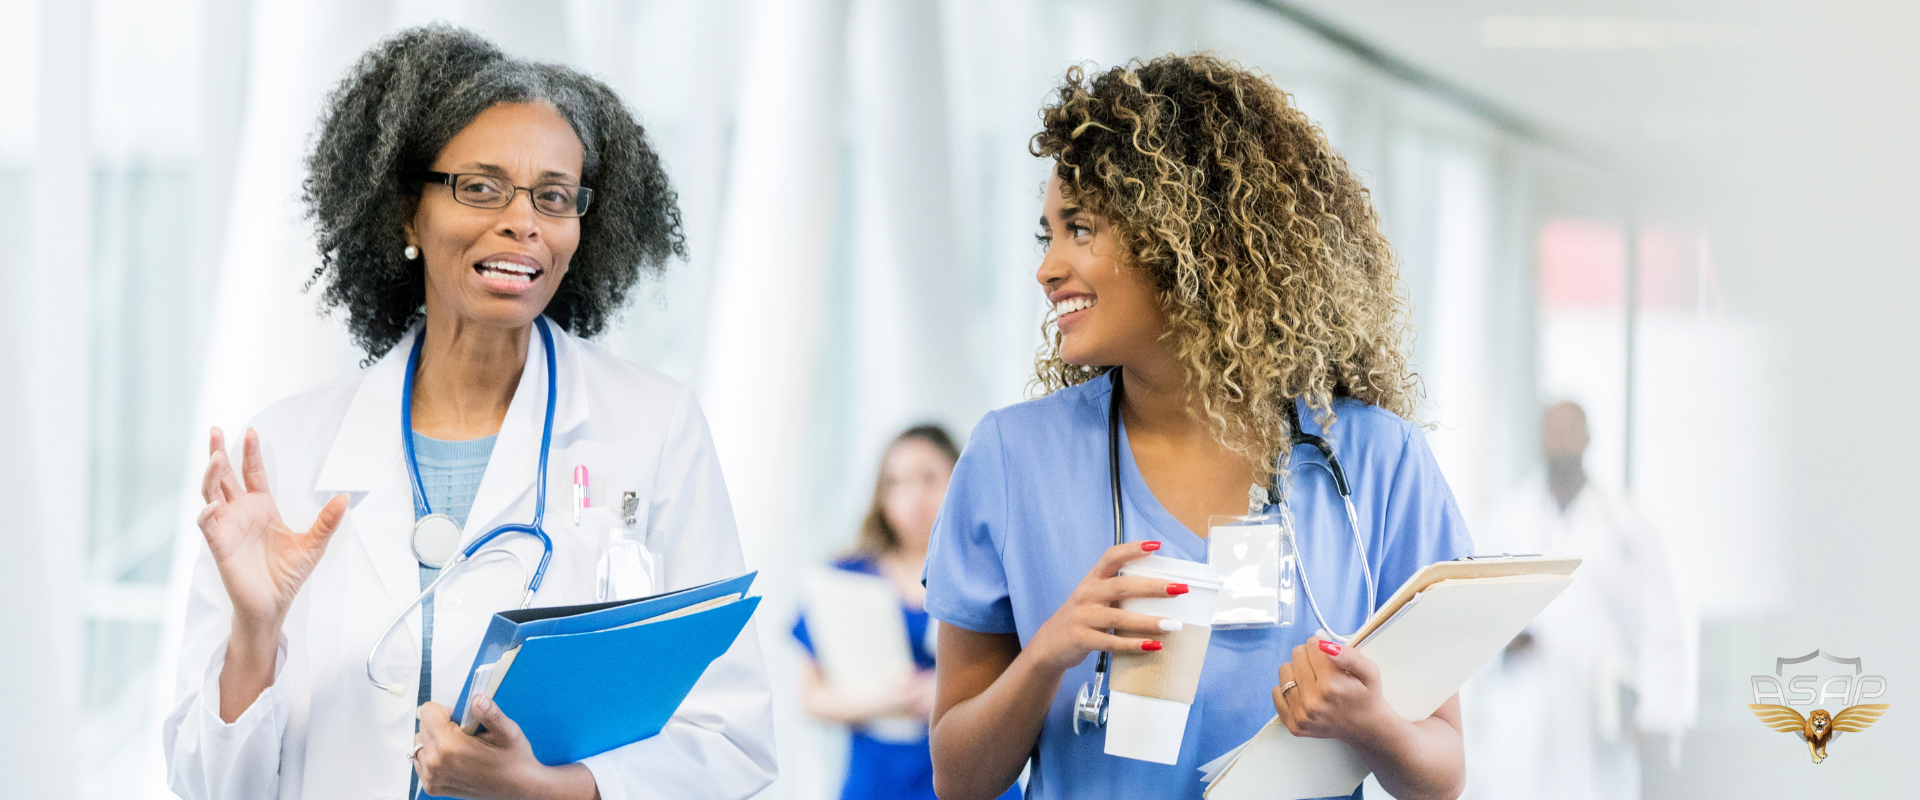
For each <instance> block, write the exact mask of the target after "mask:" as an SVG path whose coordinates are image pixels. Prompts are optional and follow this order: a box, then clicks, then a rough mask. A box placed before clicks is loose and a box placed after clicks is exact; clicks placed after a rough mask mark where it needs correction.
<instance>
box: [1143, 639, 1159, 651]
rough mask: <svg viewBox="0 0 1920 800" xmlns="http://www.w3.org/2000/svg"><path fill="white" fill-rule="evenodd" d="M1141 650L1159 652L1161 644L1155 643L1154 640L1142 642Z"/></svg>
mask: <svg viewBox="0 0 1920 800" xmlns="http://www.w3.org/2000/svg"><path fill="white" fill-rule="evenodd" d="M1140 649H1142V650H1158V649H1160V643H1159V642H1156V641H1154V640H1152V639H1148V640H1146V641H1144V642H1141V643H1140Z"/></svg>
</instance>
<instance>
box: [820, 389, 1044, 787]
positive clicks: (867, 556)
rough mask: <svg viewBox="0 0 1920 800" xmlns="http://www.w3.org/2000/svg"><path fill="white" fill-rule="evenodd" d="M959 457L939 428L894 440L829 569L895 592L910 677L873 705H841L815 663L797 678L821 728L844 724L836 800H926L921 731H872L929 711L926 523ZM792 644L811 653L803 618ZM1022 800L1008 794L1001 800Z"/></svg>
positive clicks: (920, 428) (847, 701)
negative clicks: (912, 670)
mask: <svg viewBox="0 0 1920 800" xmlns="http://www.w3.org/2000/svg"><path fill="white" fill-rule="evenodd" d="M959 458H960V450H959V448H957V447H955V446H954V444H953V437H951V436H949V435H948V434H947V432H946V430H945V429H942V428H941V427H940V426H938V425H917V426H914V427H912V428H908V429H907V430H906V431H905V432H903V433H901V434H900V435H899V436H896V437H894V440H893V442H892V443H891V444H889V445H888V446H887V451H886V455H884V456H883V457H882V458H881V461H880V475H879V478H878V479H877V480H876V481H875V485H874V487H873V504H872V505H871V506H870V507H868V509H867V516H866V519H865V520H863V521H862V522H861V524H860V537H859V539H858V540H857V541H856V542H855V544H854V550H853V553H851V554H850V555H848V556H846V557H845V558H842V559H840V560H838V561H835V562H834V564H833V566H834V568H835V569H842V570H846V571H848V572H858V573H862V574H866V575H876V576H879V577H882V578H886V579H887V581H888V582H889V583H891V584H893V586H894V588H895V589H896V590H897V591H898V592H899V596H900V614H901V617H902V622H903V624H905V626H906V628H907V644H908V646H909V647H910V648H912V650H913V662H914V664H915V666H917V667H919V671H918V674H916V675H915V676H914V677H913V679H912V680H910V681H909V682H908V683H907V684H905V685H903V686H899V687H895V688H894V690H893V691H891V692H888V693H883V694H882V696H881V697H880V698H879V699H878V700H874V699H868V698H865V697H860V698H855V697H848V696H846V695H844V694H843V693H840V692H836V691H834V689H833V687H832V685H830V684H829V683H828V681H827V677H826V675H825V674H824V673H823V672H822V671H821V669H820V667H819V664H818V663H817V662H816V663H813V664H810V665H809V669H807V671H806V673H805V674H804V675H802V676H801V680H800V691H801V703H802V704H803V705H804V706H805V708H806V710H807V713H808V714H810V715H812V716H813V717H814V718H816V719H819V720H821V721H823V722H831V723H835V724H839V725H845V726H847V727H848V728H849V729H850V731H849V734H850V736H849V742H848V751H847V773H846V779H845V782H844V783H842V785H841V789H840V800H921V799H922V798H924V800H934V793H933V757H932V756H931V755H929V754H928V752H927V731H926V727H925V726H924V725H922V726H920V727H919V729H918V730H915V731H913V732H912V735H911V736H901V735H898V734H892V735H889V734H886V733H882V732H881V731H879V730H877V729H874V728H872V727H870V726H871V725H873V723H874V722H875V721H876V720H879V719H881V718H885V717H918V718H920V719H921V720H925V719H927V717H928V716H929V714H930V713H931V712H932V709H933V663H934V661H933V648H932V645H931V644H930V643H929V637H928V624H929V619H928V618H927V612H926V610H925V609H924V608H922V604H923V602H924V599H925V596H926V592H925V590H924V589H923V588H922V587H921V585H920V575H921V572H922V571H923V570H924V569H925V565H926V561H927V539H928V537H929V536H930V535H931V534H932V532H933V521H934V517H935V516H936V515H937V514H938V513H939V511H940V501H941V499H942V498H944V497H945V496H946V494H947V482H948V479H949V478H951V477H952V475H953V466H954V462H955V461H956V460H958V459H959ZM793 636H794V638H796V639H799V640H800V644H801V645H802V646H804V647H806V649H807V653H808V654H809V655H814V646H813V637H812V636H810V635H809V634H808V632H807V619H806V617H805V616H802V617H801V618H800V620H799V621H798V622H796V623H794V626H793ZM1019 796H1020V794H1019V792H1018V791H1016V790H1015V789H1012V788H1009V789H1007V791H1006V793H1005V795H1004V800H1014V798H1018V797H1019Z"/></svg>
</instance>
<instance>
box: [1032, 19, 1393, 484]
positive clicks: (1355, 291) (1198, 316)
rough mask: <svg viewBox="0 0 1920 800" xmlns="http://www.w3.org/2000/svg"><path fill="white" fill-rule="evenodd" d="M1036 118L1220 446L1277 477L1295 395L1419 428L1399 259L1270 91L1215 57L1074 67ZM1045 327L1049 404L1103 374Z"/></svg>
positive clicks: (1351, 180)
mask: <svg viewBox="0 0 1920 800" xmlns="http://www.w3.org/2000/svg"><path fill="white" fill-rule="evenodd" d="M1041 121H1042V129H1041V131H1040V132H1039V133H1038V134H1035V135H1034V137H1033V140H1032V144H1031V148H1030V149H1031V150H1032V152H1033V154H1034V155H1036V156H1039V157H1042V158H1052V159H1054V160H1055V162H1056V164H1055V172H1056V174H1057V175H1058V176H1059V178H1060V181H1061V185H1062V190H1063V192H1064V193H1065V194H1066V196H1067V197H1069V198H1071V199H1072V200H1073V201H1074V202H1075V203H1077V204H1079V205H1080V206H1081V207H1083V208H1086V209H1087V210H1089V211H1091V212H1093V213H1095V214H1099V215H1101V216H1104V217H1106V218H1107V219H1108V220H1109V221H1110V222H1111V223H1112V224H1113V227H1114V229H1115V230H1116V231H1117V232H1118V233H1119V235H1120V237H1121V239H1122V244H1123V247H1124V249H1125V251H1126V252H1127V253H1128V254H1129V255H1130V257H1131V261H1132V264H1133V266H1134V267H1135V268H1138V269H1144V270H1146V272H1147V274H1148V275H1150V276H1151V277H1152V279H1153V281H1154V285H1155V286H1156V288H1157V290H1158V296H1159V302H1160V304H1161V306H1162V307H1163V308H1165V309H1166V310H1167V315H1168V320H1169V322H1168V330H1167V332H1166V333H1165V334H1164V336H1163V341H1167V342H1170V343H1171V345H1172V348H1173V353H1174V355H1175V357H1176V358H1177V359H1178V360H1179V361H1180V362H1181V364H1182V365H1184V367H1185V370H1186V373H1187V378H1188V385H1189V387H1190V390H1191V391H1192V393H1193V399H1194V400H1195V401H1197V404H1198V408H1199V411H1200V412H1201V413H1202V414H1203V415H1204V416H1205V418H1206V420H1207V422H1208V424H1209V425H1210V426H1211V427H1212V428H1213V430H1214V433H1215V435H1216V436H1217V437H1218V438H1219V440H1220V441H1221V443H1223V444H1225V445H1226V446H1227V447H1228V448H1230V449H1232V450H1233V451H1235V452H1237V453H1240V454H1242V455H1244V456H1246V457H1247V459H1248V460H1249V461H1251V462H1253V463H1254V464H1255V465H1256V466H1258V467H1259V468H1260V469H1262V470H1263V471H1265V473H1266V474H1272V473H1273V472H1275V471H1283V470H1285V469H1286V458H1287V451H1288V449H1289V448H1287V447H1286V443H1287V441H1288V437H1289V436H1290V435H1291V434H1292V431H1290V430H1288V426H1287V416H1286V411H1287V407H1288V406H1289V405H1290V404H1291V403H1292V402H1293V400H1294V398H1305V400H1306V403H1307V406H1308V407H1309V408H1311V409H1312V410H1313V411H1314V412H1315V417H1316V419H1319V420H1320V421H1321V422H1322V424H1323V425H1330V424H1332V422H1333V417H1334V415H1333V400H1334V398H1336V397H1351V398H1353V399H1355V400H1359V401H1362V402H1365V403H1369V404H1372V405H1375V406H1379V407H1381V408H1384V409H1386V410H1388V411H1392V412H1394V413H1395V414H1398V415H1400V416H1401V417H1404V418H1408V419H1411V418H1412V416H1413V410H1414V404H1415V402H1416V401H1417V400H1418V398H1419V395H1420V384H1419V378H1418V376H1416V375H1415V374H1414V373H1413V372H1412V370H1411V368H1410V367H1409V365H1408V360H1407V355H1406V348H1407V347H1408V346H1409V345H1410V343H1411V342H1410V340H1411V337H1412V327H1411V325H1410V324H1409V323H1408V315H1409V306H1408V303H1407V301H1406V299H1405V297H1404V295H1403V293H1402V291H1401V285H1400V277H1399V270H1398V267H1397V265H1396V264H1395V262H1394V256H1393V250H1392V248H1391V247H1390V246H1389V245H1388V244H1387V240H1386V238H1385V237H1384V236H1382V235H1381V233H1380V224H1379V219H1378V217H1377V216H1376V215H1375V214H1374V211H1373V206H1372V203H1371V200H1370V197H1369V194H1368V192H1367V188H1366V187H1365V186H1363V185H1361V183H1360V181H1359V179H1358V178H1356V177H1355V176H1354V174H1353V171H1352V170H1350V169H1349V168H1348V167H1347V163H1346V160H1345V159H1343V158H1341V156H1340V154H1339V153H1338V152H1336V151H1335V150H1334V149H1333V147H1332V146H1331V145H1329V144H1328V143H1327V139H1326V135H1325V134H1324V133H1323V132H1322V131H1321V130H1320V129H1319V128H1318V127H1316V126H1315V125H1314V124H1313V123H1312V121H1310V120H1308V119H1307V117H1306V115H1304V114H1302V113H1301V112H1300V110H1299V109H1297V108H1295V107H1294V106H1293V104H1292V103H1291V101H1290V98H1289V97H1288V96H1287V94H1286V93H1285V92H1282V91H1281V90H1280V88H1279V87H1277V86H1275V85H1274V83H1273V82H1272V81H1271V80H1269V79H1268V78H1266V77H1265V76H1263V75H1260V74H1258V73H1256V72H1253V71H1250V70H1247V69H1244V68H1242V67H1240V66H1239V65H1237V64H1234V63H1231V62H1228V61H1223V60H1221V59H1219V58H1217V57H1215V56H1212V55H1207V54H1196V55H1186V56H1174V55H1168V56H1165V57H1161V58H1155V59H1153V60H1151V61H1146V62H1144V63H1143V62H1140V61H1133V62H1129V63H1128V64H1127V65H1125V66H1122V67H1115V68H1113V69H1110V70H1107V71H1106V72H1103V73H1099V74H1097V75H1094V76H1093V77H1091V78H1090V77H1088V75H1087V73H1086V72H1085V71H1083V70H1082V69H1080V68H1079V67H1074V68H1072V69H1069V70H1068V71H1067V75H1066V80H1065V82H1064V84H1063V85H1062V86H1061V87H1060V91H1059V96H1058V98H1057V99H1056V100H1055V102H1053V103H1051V104H1049V105H1048V106H1047V107H1046V108H1045V109H1044V110H1043V111H1042V112H1041ZM1055 323H1056V320H1055V317H1054V315H1053V314H1051V313H1049V314H1048V315H1047V318H1046V321H1045V322H1044V323H1043V324H1042V331H1043V333H1044V334H1045V336H1046V339H1047V341H1048V344H1047V345H1046V346H1045V347H1043V348H1042V349H1041V352H1040V355H1039V359H1038V362H1037V364H1036V371H1037V375H1036V377H1035V380H1034V387H1035V389H1036V390H1038V391H1039V392H1041V393H1045V392H1052V391H1055V390H1058V389H1061V388H1064V387H1067V386H1072V385H1075V384H1080V383H1084V382H1086V381H1089V380H1092V379H1093V378H1095V377H1098V376H1099V375H1100V374H1102V373H1104V372H1106V370H1107V368H1106V367H1090V366H1080V365H1073V364H1068V363H1066V362H1065V361H1063V360H1061V358H1060V330H1059V327H1058V326H1057V325H1056V324H1055Z"/></svg>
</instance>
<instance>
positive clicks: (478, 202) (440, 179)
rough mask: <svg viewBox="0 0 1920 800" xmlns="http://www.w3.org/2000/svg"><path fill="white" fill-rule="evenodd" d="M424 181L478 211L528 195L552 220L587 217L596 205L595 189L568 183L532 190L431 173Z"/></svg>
mask: <svg viewBox="0 0 1920 800" xmlns="http://www.w3.org/2000/svg"><path fill="white" fill-rule="evenodd" d="M420 180H421V181H423V182H425V183H438V184H442V185H445V186H451V187H453V199H454V200H455V201H457V202H459V203H460V204H461V205H469V206H473V207H474V208H506V207H507V206H510V205H513V198H514V196H515V195H517V194H519V193H520V192H526V193H527V197H529V198H532V200H533V210H535V211H538V212H540V213H542V214H545V215H547V216H549V217H583V216H586V214H587V206H588V205H589V204H590V203H591V202H592V201H593V190H592V189H589V188H587V187H585V186H574V185H572V184H568V183H543V184H540V185H538V186H535V187H533V188H531V189H529V188H527V187H525V186H515V185H513V181H510V180H507V179H506V178H502V177H499V176H497V175H482V174H478V173H472V172H433V171H431V170H428V171H424V172H421V173H420Z"/></svg>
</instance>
